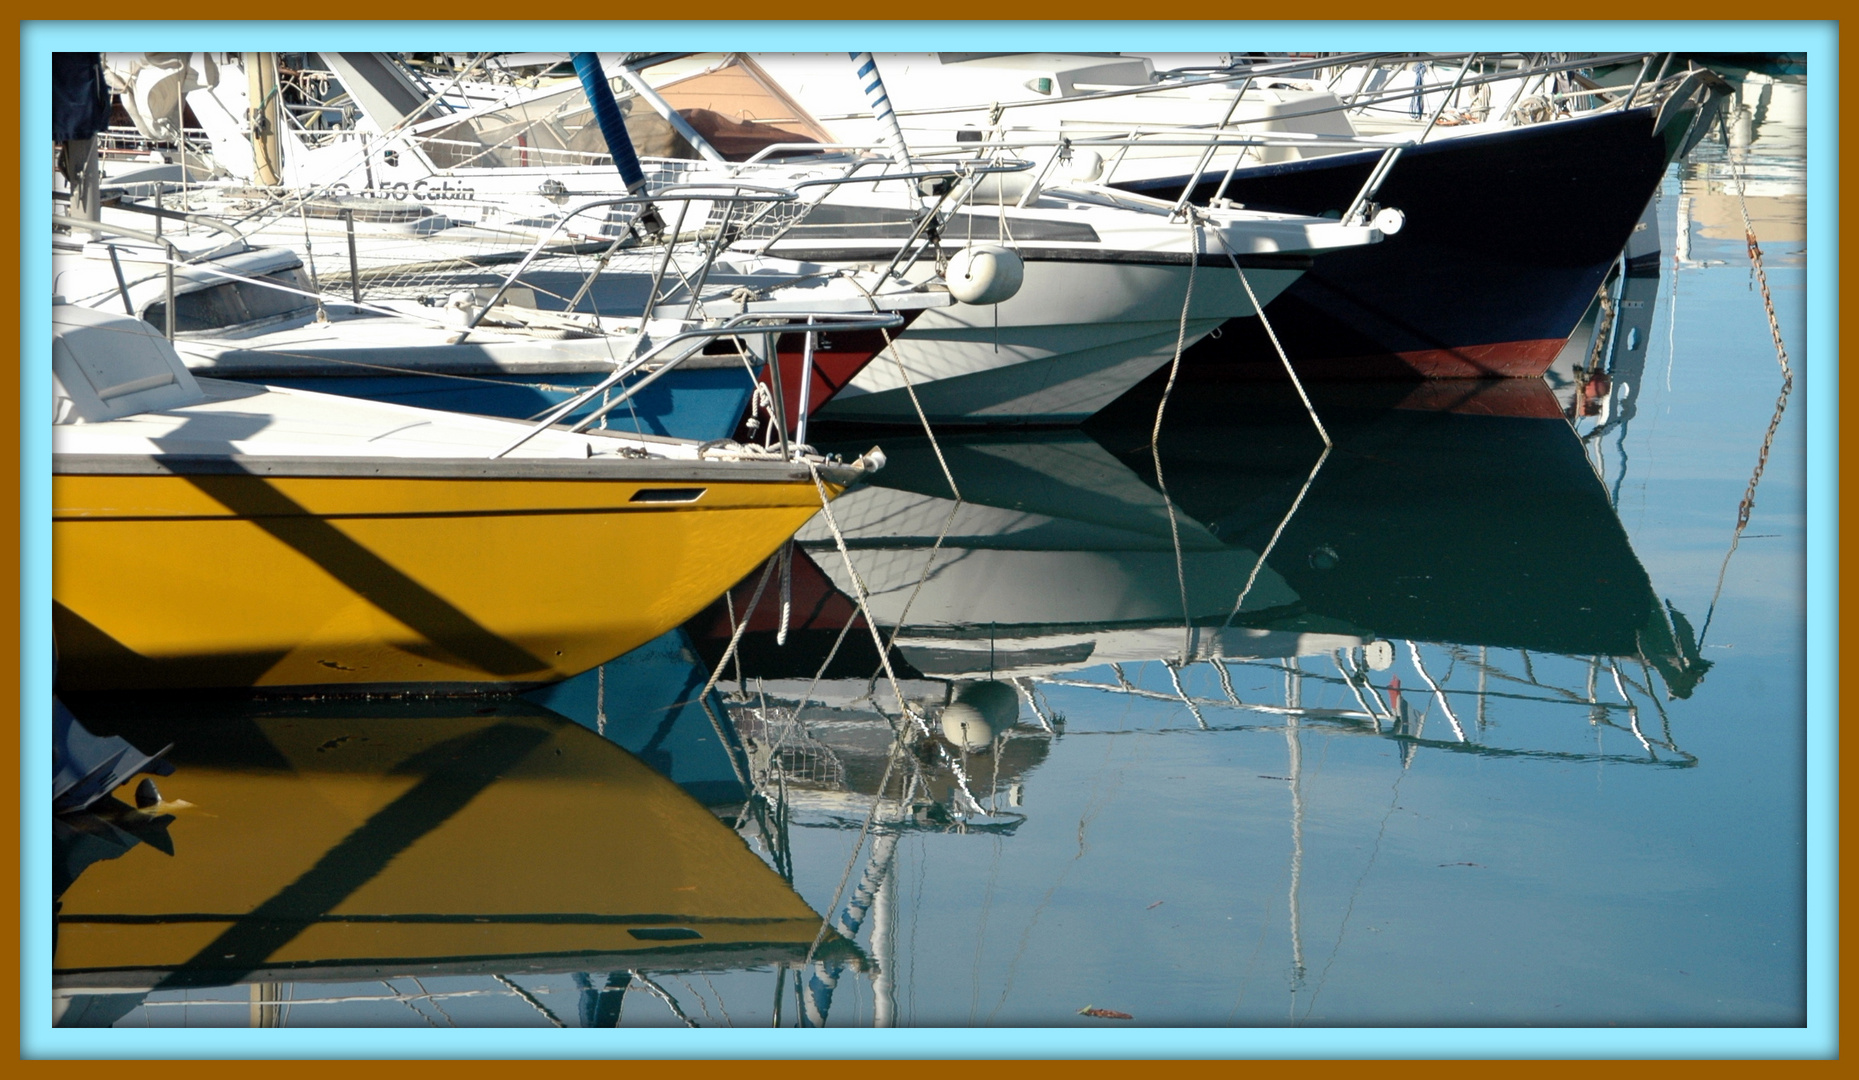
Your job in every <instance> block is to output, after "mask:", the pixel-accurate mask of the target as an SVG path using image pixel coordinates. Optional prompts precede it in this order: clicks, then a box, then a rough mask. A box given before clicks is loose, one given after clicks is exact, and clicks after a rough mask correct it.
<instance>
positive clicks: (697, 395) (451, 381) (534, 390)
mask: <svg viewBox="0 0 1859 1080" xmlns="http://www.w3.org/2000/svg"><path fill="white" fill-rule="evenodd" d="M601 378H602V375H601V373H599V372H580V373H574V374H557V375H546V376H541V377H537V376H530V375H503V376H496V375H493V376H472V377H470V378H456V377H450V376H443V375H381V376H355V377H352V378H341V377H338V378H328V377H315V378H295V379H291V378H285V379H267V380H266V382H267V383H269V384H270V385H272V386H283V387H289V388H291V389H296V390H314V391H317V392H318V393H324V394H340V395H342V396H344V397H358V398H366V399H368V400H369V401H385V402H391V403H393V404H396V405H416V406H418V407H420V408H423V409H442V410H445V411H447V412H461V413H475V414H478V415H480V416H501V417H506V418H509V419H512V420H524V419H528V418H530V417H534V416H537V415H538V414H540V413H542V412H543V411H544V410H546V409H551V408H553V407H555V406H557V405H560V404H561V403H562V402H564V401H567V400H568V399H569V398H572V397H573V396H574V395H576V394H578V393H580V392H581V391H582V390H585V389H586V388H587V387H589V386H592V385H594V384H595V383H597V382H599V381H600V380H601ZM751 393H753V384H752V383H750V381H749V375H748V372H746V371H744V370H741V369H732V368H725V367H711V368H697V369H694V370H689V371H685V370H679V371H674V372H672V373H671V374H669V375H666V376H665V377H663V378H661V379H659V380H658V381H657V382H655V383H653V384H652V385H651V386H648V387H646V388H645V390H644V392H642V393H640V394H639V395H638V396H637V397H635V398H633V399H631V400H629V401H627V402H626V403H625V404H623V405H621V406H620V407H619V408H617V409H615V410H613V411H612V412H611V413H608V414H607V419H606V423H605V424H604V425H602V426H604V427H605V428H606V429H607V430H609V431H629V432H636V433H639V434H642V435H669V436H671V437H673V438H678V439H696V440H699V441H704V442H707V441H709V440H711V439H727V438H729V437H730V436H731V435H733V434H735V432H736V428H737V426H738V425H739V424H741V423H742V418H743V412H744V411H745V410H746V409H747V408H748V407H749V395H750V394H751ZM597 404H598V403H597V402H596V403H594V404H591V405H589V406H587V407H584V408H583V409H581V410H579V411H577V412H576V413H575V414H573V416H571V417H569V419H571V420H572V419H578V418H579V417H581V416H584V415H586V414H587V413H588V412H589V411H591V410H592V409H593V408H594V407H595V405H597Z"/></svg>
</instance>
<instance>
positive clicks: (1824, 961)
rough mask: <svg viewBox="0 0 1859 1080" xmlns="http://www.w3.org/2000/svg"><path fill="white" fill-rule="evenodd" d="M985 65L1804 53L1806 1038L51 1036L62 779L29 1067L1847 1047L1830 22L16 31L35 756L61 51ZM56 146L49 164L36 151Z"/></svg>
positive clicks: (1741, 1051) (1735, 1054) (927, 1032)
mask: <svg viewBox="0 0 1859 1080" xmlns="http://www.w3.org/2000/svg"><path fill="white" fill-rule="evenodd" d="M487 41H495V42H496V43H497V46H498V48H499V49H502V50H537V51H542V50H550V49H559V48H561V47H562V45H563V42H573V43H574V46H575V47H577V48H582V49H589V48H591V49H596V50H601V51H619V50H621V49H626V50H634V51H638V50H675V49H705V50H716V49H719V48H737V49H744V50H753V51H764V52H767V51H780V50H789V51H822V50H827V49H844V50H846V51H848V52H851V51H862V50H884V49H887V48H888V49H891V50H904V49H907V50H910V51H936V50H944V49H961V50H964V51H974V50H975V49H976V48H977V46H979V45H985V46H986V48H987V49H988V50H989V51H1009V50H1044V51H1054V50H1059V51H1071V50H1087V51H1088V50H1099V51H1102V50H1121V51H1138V50H1150V51H1153V50H1177V51H1208V50H1209V49H1219V48H1244V49H1253V50H1261V51H1273V50H1290V49H1312V48H1326V49H1364V48H1372V49H1390V50H1396V49H1398V50H1405V49H1415V50H1419V49H1428V50H1440V51H1449V50H1470V49H1499V48H1502V49H1524V48H1534V49H1543V50H1558V51H1561V50H1605V51H1624V50H1634V49H1644V48H1648V47H1657V48H1662V49H1672V50H1680V51H1694V52H1806V53H1807V54H1808V68H1809V71H1810V73H1811V77H1810V79H1809V81H1808V87H1807V91H1808V145H1809V146H1810V148H1811V149H1810V151H1809V155H1808V161H1807V173H1808V184H1807V223H1808V235H1809V237H1810V243H1809V245H1808V250H1809V252H1810V253H1811V254H1810V257H1809V260H1808V274H1807V277H1808V285H1807V296H1808V302H1807V311H1808V323H1807V348H1806V354H1807V355H1806V357H1804V358H1802V360H1801V380H1802V389H1803V392H1804V396H1805V398H1806V413H1807V445H1808V451H1807V452H1808V474H1807V504H1808V526H1807V597H1806V599H1807V628H1808V648H1807V702H1808V723H1807V742H1806V746H1807V751H1806V760H1807V774H1806V784H1807V792H1806V794H1807V799H1806V812H1807V826H1808V829H1807V922H1806V927H1807V1023H1806V1025H1805V1026H1804V1027H1800V1028H1753V1027H1752V1028H1627V1029H1594V1028H1550V1029H1534V1028H1368V1029H1356V1028H1323V1029H1277V1028H1242V1029H1207V1028H1188V1029H1177V1028H1166V1029H1161V1028H1158V1029H1143V1028H1131V1029H1124V1030H1119V1031H1080V1030H1077V1029H1072V1028H1066V1029H1050V1030H1048V1029H1037V1028H1035V1029H1025V1028H1012V1029H984V1030H965V1031H964V1032H963V1034H962V1036H961V1038H960V1039H959V1040H951V1039H950V1038H949V1037H948V1035H947V1033H946V1032H945V1031H943V1030H940V1029H901V1030H887V1031H873V1030H852V1029H829V1030H823V1031H812V1032H806V1033H802V1032H799V1031H795V1030H790V1029H779V1030H775V1029H759V1030H746V1031H745V1030H715V1029H704V1030H697V1031H689V1030H665V1031H657V1030H637V1029H627V1032H626V1034H625V1035H623V1036H622V1035H618V1034H616V1033H613V1032H596V1031H580V1030H568V1031H556V1030H539V1031H531V1030H510V1029H498V1030H475V1031H473V1030H463V1031H445V1032H438V1031H426V1030H392V1031H386V1030H368V1029H350V1030H347V1031H345V1032H344V1033H343V1035H342V1037H341V1038H340V1039H331V1038H329V1037H328V1035H326V1034H325V1033H323V1032H321V1031H318V1030H290V1029H284V1030H277V1029H268V1030H250V1031H248V1030H197V1029H193V1030H148V1029H110V1030H100V1031H92V1030H73V1029H55V1028H53V1027H52V1026H51V985H50V967H51V948H50V944H51V912H50V906H49V905H48V904H46V903H44V902H43V897H45V896H46V894H47V892H48V890H49V888H50V880H49V879H50V861H49V859H50V856H49V836H50V828H49V825H50V823H49V821H48V820H47V819H48V816H49V805H50V777H49V774H48V773H46V772H45V770H44V769H43V768H37V769H34V768H27V769H25V770H24V776H23V778H22V783H21V784H20V800H21V805H20V823H21V825H20V827H21V834H20V855H21V867H20V889H21V891H20V910H21V921H20V961H21V965H20V968H21V969H20V993H21V1010H20V1053H21V1057H22V1058H142V1057H191V1058H203V1057H204V1058H244V1057H277V1058H383V1057H385V1058H581V1057H590V1056H593V1057H634V1058H654V1057H664V1058H684V1057H689V1058H766V1057H814V1058H817V1057H837V1058H903V1057H928V1058H958V1057H959V1058H1181V1059H1189V1058H1275V1057H1293V1058H1319V1057H1326V1058H1418V1057H1428V1058H1435V1057H1445V1058H1588V1057H1604V1058H1694V1059H1701V1058H1819V1057H1831V1056H1837V1053H1838V915H1839V911H1838V895H1837V886H1838V873H1839V861H1838V825H1839V822H1838V806H1837V794H1838V741H1837V738H1836V734H1835V728H1836V725H1837V718H1838V706H1837V699H1838V643H1839V626H1838V603H1839V602H1838V595H1839V591H1838V586H1839V569H1838V512H1839V498H1838V477H1839V454H1838V449H1839V448H1838V431H1839V413H1838V408H1839V405H1838V401H1839V397H1838V388H1839V387H1838V383H1839V377H1838V367H1837V362H1836V361H1837V355H1838V353H1837V349H1838V310H1839V308H1838V285H1839V271H1838V267H1839V231H1838V213H1839V211H1838V192H1839V171H1838V161H1839V152H1838V151H1839V126H1838V119H1839V117H1838V97H1837V87H1838V86H1839V78H1840V69H1839V28H1838V24H1837V23H1833V22H1654V21H1623V22H1608V23H1586V22H1571V23H1565V22H1502V23H1501V22H1355V23H1342V22H1270V23H1241V22H1204V21H1187V22H1167V23H1153V22H998V23H995V22H988V23H975V22H937V23H928V22H926V23H903V22H819V23H797V22H767V23H755V22H717V23H711V22H583V21H569V22H553V23H550V22H521V23H490V22H427V21H396V22H378V23H313V22H302V23H298V22H250V23H241V22H201V23H186V22H88V23H70V22H23V23H21V27H20V48H21V56H20V65H19V71H20V80H21V82H20V102H21V116H20V133H21V154H20V184H21V192H22V196H23V197H22V202H21V210H20V235H21V247H22V250H21V253H20V255H21V259H20V266H21V277H20V282H21V295H20V319H19V326H20V356H21V358H22V363H21V365H20V368H21V376H20V386H21V402H20V407H21V411H20V453H21V476H20V522H21V525H20V543H21V565H20V602H21V609H20V628H21V652H20V664H21V673H20V709H21V713H20V715H21V717H22V723H21V725H20V728H21V730H20V753H21V760H22V761H23V762H26V763H28V764H30V763H31V762H34V761H38V762H44V761H45V760H46V759H47V758H48V757H49V756H50V725H49V724H46V723H36V722H29V721H31V720H32V719H34V718H49V717H50V715H51V693H52V691H51V673H52V654H51V627H50V621H51V620H50V611H51V603H50V601H51V579H50V563H51V558H50V554H51V552H50V538H51V525H50V522H51V513H50V508H51V503H50V473H51V448H50V447H51V438H50V433H51V429H50V426H49V425H47V424H45V422H44V420H45V416H44V405H45V403H46V402H48V401H49V400H50V369H49V366H47V365H42V364H34V363H28V362H25V361H27V360H28V359H30V358H35V357H43V356H45V355H46V354H47V351H48V345H49V340H50V306H51V305H50V304H49V302H48V301H49V299H50V298H49V296H47V295H46V285H45V283H46V282H48V281H49V280H50V276H51V275H50V261H51V257H50V250H49V248H48V247H47V246H46V245H44V244H42V243H39V242H38V240H39V238H42V237H44V236H45V235H46V234H47V232H48V231H49V229H50V226H51V221H50V218H49V215H50V212H51V210H50V199H49V198H45V197H43V196H44V195H46V194H48V193H49V173H50V170H49V169H47V168H46V164H47V160H46V158H45V157H44V156H42V154H43V153H44V151H46V150H49V147H50V110H49V108H48V107H47V102H48V100H49V97H50V95H49V91H48V87H49V85H50V54H51V53H52V52H54V51H89V50H95V51H101V52H115V51H164V50H166V51H186V50H201V49H206V50H243V49H253V48H258V49H274V50H275V49H285V50H289V51H301V50H305V49H312V50H320V49H405V48H409V47H418V48H420V49H429V50H463V49H470V48H480V47H482V46H483V44H484V43H485V42H487ZM35 146H36V147H40V148H41V150H40V151H33V150H31V148H32V147H35Z"/></svg>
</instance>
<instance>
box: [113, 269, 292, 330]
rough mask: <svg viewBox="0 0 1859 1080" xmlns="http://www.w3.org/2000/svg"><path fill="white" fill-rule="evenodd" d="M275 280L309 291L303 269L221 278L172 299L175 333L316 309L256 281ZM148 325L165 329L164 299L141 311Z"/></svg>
mask: <svg viewBox="0 0 1859 1080" xmlns="http://www.w3.org/2000/svg"><path fill="white" fill-rule="evenodd" d="M266 281H269V282H276V283H277V284H278V285H281V286H283V287H284V288H285V289H296V290H299V291H301V292H309V291H310V283H309V281H308V280H307V279H306V277H305V275H304V272H303V268H302V267H299V266H292V267H287V268H285V269H283V270H277V271H273V272H272V273H269V274H263V275H260V276H259V277H258V278H257V279H256V280H255V281H225V282H221V283H220V284H218V285H214V286H212V287H210V288H206V289H196V290H194V291H193V292H186V293H182V294H181V295H179V296H177V297H175V298H174V329H175V332H176V333H184V332H188V331H201V330H223V329H226V328H228V327H233V326H242V325H244V324H246V323H251V322H258V321H260V320H264V319H273V318H278V317H281V316H285V315H294V314H299V313H308V312H311V311H315V310H316V301H315V299H313V298H311V297H308V296H299V295H297V294H296V293H289V292H284V291H282V290H280V289H274V288H270V287H268V286H266V285H263V284H259V283H258V282H266ZM142 318H143V319H144V320H146V321H147V322H148V323H149V324H150V325H152V326H155V327H158V328H165V327H166V325H167V318H168V302H167V301H166V300H157V301H155V302H154V303H152V304H150V305H149V306H148V307H147V308H146V309H145V310H144V311H143V313H142Z"/></svg>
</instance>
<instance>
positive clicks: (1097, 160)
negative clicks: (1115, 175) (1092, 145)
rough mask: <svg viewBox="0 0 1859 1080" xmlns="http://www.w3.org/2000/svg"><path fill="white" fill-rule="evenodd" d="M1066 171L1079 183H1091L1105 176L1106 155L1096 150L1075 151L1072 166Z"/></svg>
mask: <svg viewBox="0 0 1859 1080" xmlns="http://www.w3.org/2000/svg"><path fill="white" fill-rule="evenodd" d="M1066 171H1067V172H1069V173H1071V178H1072V180H1073V181H1075V182H1077V183H1080V184H1088V183H1091V182H1092V181H1093V180H1096V179H1097V178H1098V177H1100V176H1102V175H1104V155H1102V154H1100V153H1098V152H1097V151H1095V150H1073V151H1072V160H1071V166H1070V167H1069V168H1068V169H1067V170H1066Z"/></svg>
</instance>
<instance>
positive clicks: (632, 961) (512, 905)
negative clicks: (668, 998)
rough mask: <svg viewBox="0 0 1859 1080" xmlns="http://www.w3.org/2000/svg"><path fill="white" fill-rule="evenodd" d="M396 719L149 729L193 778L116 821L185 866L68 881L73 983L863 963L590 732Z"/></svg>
mask: <svg viewBox="0 0 1859 1080" xmlns="http://www.w3.org/2000/svg"><path fill="white" fill-rule="evenodd" d="M396 704H397V705H399V707H398V708H396V709H392V710H387V711H381V710H380V709H379V707H377V708H376V709H375V711H355V710H351V712H353V713H354V714H353V715H332V713H331V711H330V710H329V709H328V708H327V707H324V708H323V709H322V710H321V711H320V713H319V711H318V710H309V711H305V710H303V709H294V710H292V711H290V712H289V713H283V712H278V713H274V714H272V715H264V714H263V713H257V714H248V715H244V716H241V715H237V714H236V713H235V715H232V716H218V717H216V716H210V715H204V714H203V715H200V716H195V717H189V718H188V721H187V727H186V728H185V730H181V729H175V730H163V729H161V728H159V727H158V726H154V725H149V724H147V723H146V722H144V723H142V724H140V730H138V726H137V725H136V724H135V723H134V722H133V721H131V723H130V726H129V727H127V728H124V729H123V730H125V731H127V733H128V734H130V735H131V736H132V737H134V738H138V739H141V740H143V741H149V740H161V741H166V740H169V739H173V740H176V741H177V744H178V745H177V746H176V749H175V750H174V751H173V752H171V753H170V754H169V755H168V757H169V758H170V759H171V760H172V761H173V762H174V764H175V766H176V772H175V773H174V775H172V776H169V777H164V778H162V780H161V793H162V796H163V798H164V800H166V801H164V802H163V803H161V804H159V805H157V806H155V807H151V808H150V809H149V812H148V814H147V815H139V814H138V813H137V812H135V811H131V810H129V809H128V808H127V807H126V806H117V807H115V808H114V809H107V808H106V810H105V813H106V815H114V817H110V818H108V820H112V821H115V822H116V823H117V824H118V825H119V826H126V827H128V828H131V829H137V828H139V829H140V830H141V832H140V835H142V836H143V837H144V839H148V838H150V836H151V831H150V830H151V829H153V830H157V832H156V833H155V834H154V839H155V840H156V843H158V844H160V845H161V846H165V847H166V848H168V849H169V850H168V851H162V850H157V847H156V845H155V844H151V843H148V842H144V843H139V844H135V845H133V846H131V847H130V848H129V849H128V850H127V851H126V852H123V853H122V854H121V855H120V857H115V858H109V859H106V860H103V861H98V862H93V863H91V864H89V865H87V866H82V867H74V868H73V869H74V870H76V871H78V872H77V875H76V879H75V881H74V882H73V883H72V884H71V885H70V886H69V887H68V888H67V889H66V891H65V893H64V895H63V896H62V897H61V898H60V908H59V913H58V916H57V919H58V934H57V939H56V947H55V949H54V951H53V956H52V976H53V982H54V985H59V986H67V987H70V986H76V987H109V986H132V987H149V986H156V987H161V986H189V985H193V986H210V985H226V984H229V983H238V982H246V981H267V980H297V979H310V980H318V979H337V980H353V979H357V978H371V977H389V976H394V975H404V974H427V973H442V972H451V973H457V974H463V973H471V972H479V973H482V972H516V971H547V970H552V971H589V970H594V971H605V970H614V969H615V968H616V967H617V968H619V969H625V968H653V967H658V966H661V965H662V966H665V967H679V968H686V969H689V968H716V967H723V968H735V967H747V966H752V965H755V964H760V963H767V962H788V963H793V962H797V961H798V960H800V959H802V958H803V957H805V956H806V955H807V953H808V951H809V950H810V949H813V948H814V947H815V940H816V938H820V937H822V936H823V937H824V939H825V940H824V942H823V955H830V956H833V957H834V958H837V959H844V958H845V957H846V955H847V954H848V953H852V954H853V955H854V956H856V953H855V952H854V951H853V950H851V949H850V948H849V947H848V946H847V945H846V944H845V943H843V942H842V941H841V940H840V939H839V938H838V937H837V936H835V935H832V934H830V933H828V934H825V935H822V933H821V931H822V926H821V919H820V916H819V915H818V914H817V913H816V912H814V910H813V909H812V908H810V907H808V905H807V903H806V901H805V900H803V899H802V898H801V897H800V896H799V895H797V894H796V893H795V892H794V890H793V889H792V888H791V887H790V886H789V885H788V884H787V883H786V882H785V881H783V880H782V879H781V877H780V875H778V874H776V873H775V872H774V871H773V870H772V869H770V868H769V867H768V866H767V865H766V864H765V863H763V862H762V861H761V860H760V859H758V858H757V857H756V856H755V855H754V853H752V852H751V851H750V850H749V849H748V848H747V847H746V846H745V845H744V844H743V842H742V840H741V839H740V838H739V837H738V836H736V835H735V834H734V833H733V832H732V831H731V830H730V829H729V827H728V826H727V825H725V824H724V823H723V822H721V821H719V820H718V819H717V818H716V816H715V815H713V814H711V813H710V812H709V811H708V810H706V809H704V808H703V807H702V806H701V805H699V804H698V803H697V802H696V801H695V800H693V799H692V798H691V797H690V796H688V795H686V794H685V793H684V792H682V791H680V790H679V789H678V788H677V787H676V786H675V785H674V784H672V783H671V782H670V781H669V780H666V779H664V778H663V777H661V776H659V775H658V774H657V773H655V772H653V771H652V770H651V769H650V768H648V767H647V766H646V765H644V764H643V763H641V762H640V761H639V760H638V759H636V758H634V757H633V756H632V755H630V754H628V753H627V752H626V751H624V750H622V749H620V748H619V747H617V746H614V745H612V744H611V743H608V742H607V741H606V740H604V739H602V738H601V737H600V736H598V735H596V734H594V733H593V732H591V731H588V730H587V729H585V728H582V727H580V726H578V725H576V724H574V723H572V722H570V721H567V720H564V719H562V718H560V717H558V716H555V715H554V714H550V713H547V712H546V711H545V710H541V709H538V708H536V707H534V706H527V705H525V704H524V703H522V702H520V701H519V702H512V703H505V704H501V705H500V706H498V707H497V708H496V709H494V710H492V709H483V710H477V709H473V710H469V711H468V712H467V714H466V715H463V716H460V715H456V714H453V715H431V710H428V711H427V715H411V713H413V712H417V711H418V710H417V709H415V708H412V707H411V706H409V705H408V704H407V703H396ZM412 704H413V705H417V704H418V703H412ZM486 714H488V715H486ZM93 722H95V721H94V718H93ZM105 726H106V727H107V726H109V725H107V723H106V725H105ZM118 795H119V798H127V797H128V792H127V789H126V788H125V789H124V790H123V791H121V792H119V793H118ZM163 818H167V819H169V820H166V821H165V822H164V821H163V820H162V819H163ZM99 820H104V819H99ZM138 822H140V823H141V824H140V825H138V824H137V823H138ZM84 824H85V823H83V822H80V823H79V825H80V826H82V825H84ZM91 827H92V828H102V827H103V826H101V825H92V826H91Z"/></svg>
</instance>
